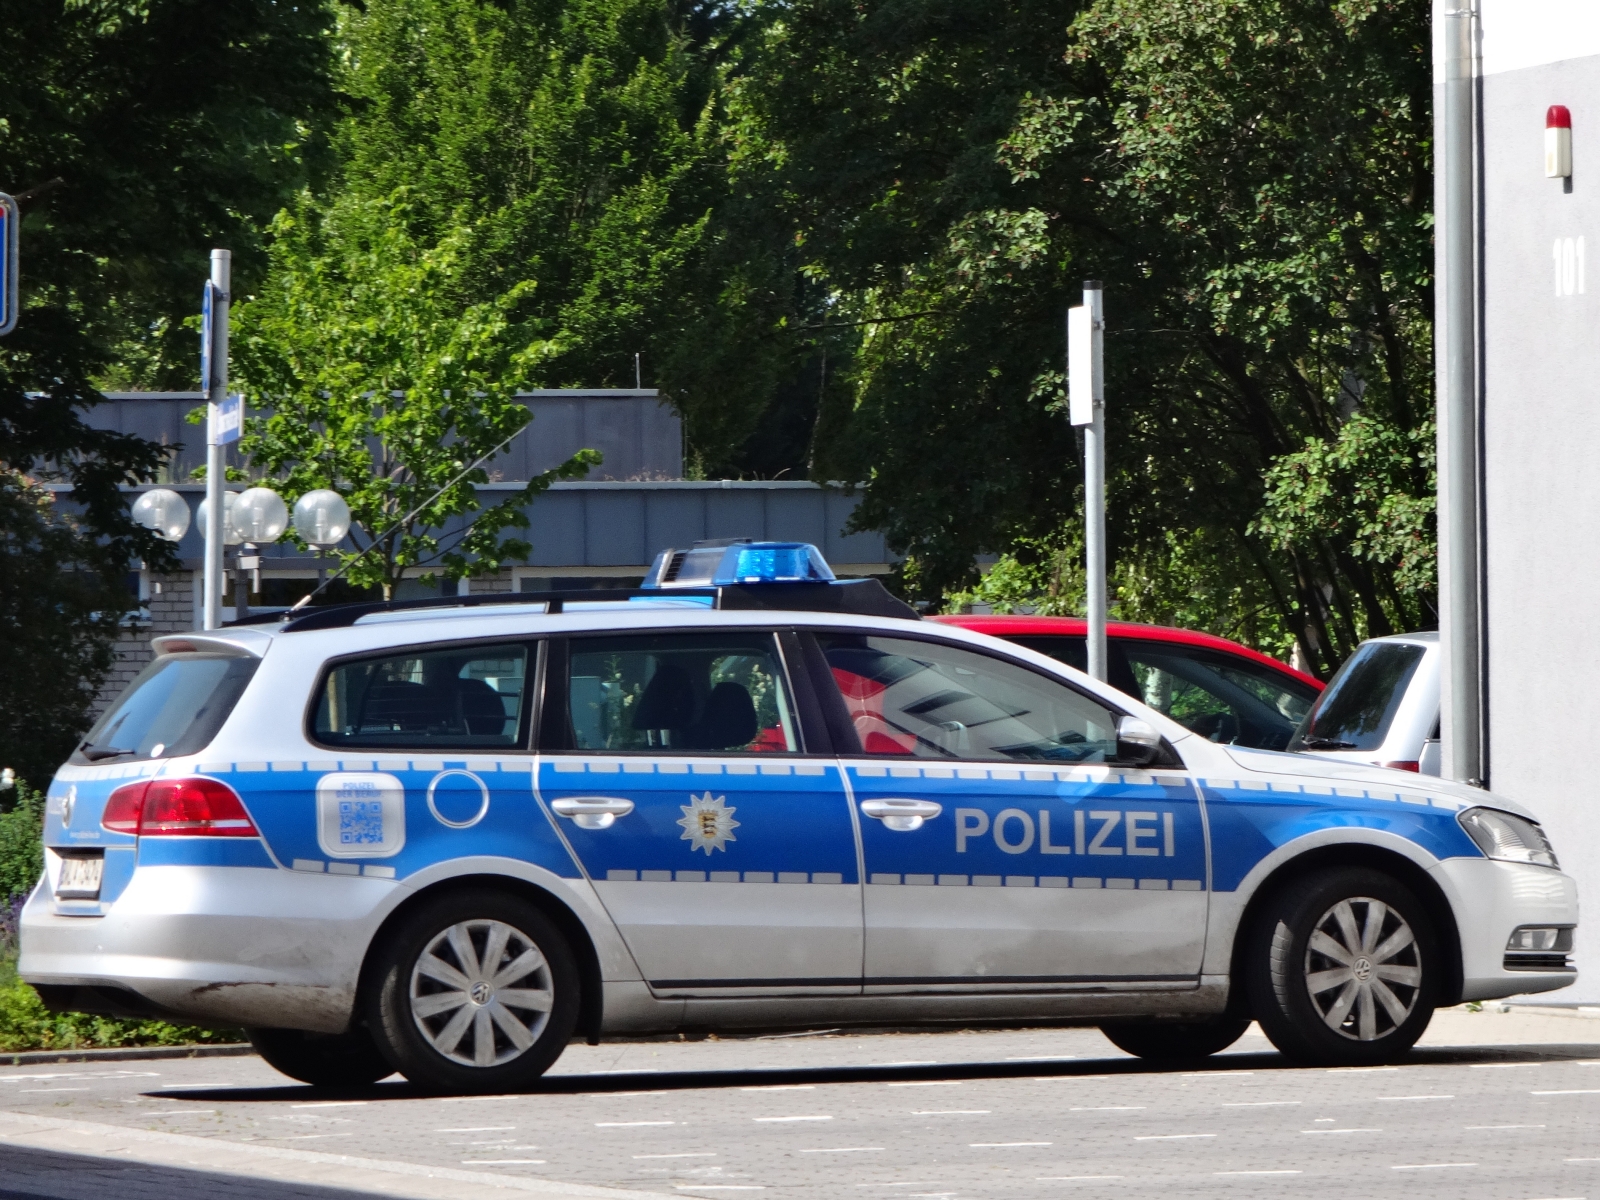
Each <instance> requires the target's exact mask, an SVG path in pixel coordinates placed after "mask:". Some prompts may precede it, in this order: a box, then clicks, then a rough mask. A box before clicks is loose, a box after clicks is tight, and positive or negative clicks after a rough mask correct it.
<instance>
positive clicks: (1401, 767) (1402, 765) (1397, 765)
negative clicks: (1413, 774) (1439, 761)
mask: <svg viewBox="0 0 1600 1200" xmlns="http://www.w3.org/2000/svg"><path fill="white" fill-rule="evenodd" d="M1383 765H1384V766H1386V767H1388V768H1389V769H1390V770H1391V771H1417V772H1420V771H1421V770H1422V764H1421V763H1420V762H1387V763H1384V764H1383Z"/></svg>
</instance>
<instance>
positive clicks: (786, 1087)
mask: <svg viewBox="0 0 1600 1200" xmlns="http://www.w3.org/2000/svg"><path fill="white" fill-rule="evenodd" d="M739 1090H740V1091H741V1092H814V1091H816V1090H817V1085H816V1084H814V1083H777V1084H773V1085H772V1086H770V1087H742V1088H740V1089H739ZM634 1094H636V1095H643V1093H642V1092H639V1093H634Z"/></svg>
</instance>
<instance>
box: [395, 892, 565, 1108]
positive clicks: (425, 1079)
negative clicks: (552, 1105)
mask: <svg viewBox="0 0 1600 1200" xmlns="http://www.w3.org/2000/svg"><path fill="white" fill-rule="evenodd" d="M490 956H492V958H493V960H494V961H493V964H492V965H491V964H484V965H483V966H480V965H479V961H478V960H479V959H480V958H484V957H490ZM469 960H470V961H469ZM374 966H375V968H376V969H375V971H374V972H373V978H374V979H375V981H376V984H375V986H374V987H373V988H372V989H371V992H370V995H369V997H368V1013H367V1021H368V1024H369V1025H370V1026H371V1028H372V1032H373V1038H374V1040H375V1041H376V1042H377V1044H378V1047H379V1049H380V1050H382V1051H383V1054H384V1056H385V1057H386V1058H387V1059H388V1060H389V1061H390V1062H391V1063H393V1064H394V1067H395V1069H396V1070H398V1071H399V1072H400V1073H401V1074H402V1075H404V1076H405V1077H406V1078H407V1079H409V1080H410V1081H411V1082H412V1083H415V1084H417V1085H418V1086H420V1087H424V1088H428V1089H431V1090H436V1091H445V1092H469V1093H470V1092H508V1091H516V1090H518V1089H520V1088H524V1087H528V1086H530V1085H531V1084H532V1083H533V1082H534V1081H535V1080H536V1079H538V1078H539V1076H541V1075H543V1074H544V1072H545V1071H546V1070H547V1069H549V1067H550V1064H551V1063H553V1062H555V1060H556V1059H557V1058H558V1057H560V1055H561V1052H562V1051H563V1050H564V1049H566V1046H567V1042H568V1041H569V1040H570V1039H571V1037H572V1031H573V1029H574V1028H575V1027H576V1026H577V1022H578V997H579V983H578V970H577V967H576V965H575V964H574V961H573V957H572V951H571V950H570V949H569V947H568V946H567V942H566V939H565V938H564V937H562V935H561V931H560V930H558V929H557V928H556V926H555V924H554V923H553V922H552V921H551V920H550V919H549V918H548V917H546V916H545V915H544V913H543V912H541V911H540V910H539V908H538V907H537V906H535V905H534V904H532V903H530V902H529V901H527V900H524V899H523V898H521V897H520V896H514V895H510V894H508V893H505V892H498V891H489V890H473V891H463V892H454V893H450V894H447V895H443V896H440V897H438V898H437V899H435V900H432V901H430V902H428V903H425V904H424V905H422V907H420V908H418V909H417V910H416V911H415V912H412V913H410V914H408V915H407V916H406V917H405V918H404V919H403V921H402V922H401V923H400V924H399V925H398V926H397V927H396V928H395V929H394V930H393V932H392V933H390V934H389V936H388V937H386V938H385V940H384V942H383V943H382V944H381V945H380V946H379V947H378V949H377V958H376V960H375V963H374Z"/></svg>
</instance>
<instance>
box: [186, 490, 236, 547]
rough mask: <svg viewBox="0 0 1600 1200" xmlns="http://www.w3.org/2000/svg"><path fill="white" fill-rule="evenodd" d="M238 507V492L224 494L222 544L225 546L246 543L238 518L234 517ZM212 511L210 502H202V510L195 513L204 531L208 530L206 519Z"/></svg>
mask: <svg viewBox="0 0 1600 1200" xmlns="http://www.w3.org/2000/svg"><path fill="white" fill-rule="evenodd" d="M238 506H239V493H238V492H223V493H222V543H223V545H225V546H237V545H238V544H239V543H240V542H242V541H244V534H242V533H240V532H239V527H238V525H237V524H236V518H235V516H234V510H235V509H237V508H238ZM210 511H211V508H210V504H209V502H207V501H205V500H202V501H200V509H199V511H198V512H196V513H195V520H196V521H198V522H199V523H200V528H201V530H202V531H204V529H205V528H206V518H207V516H208V515H209V514H210Z"/></svg>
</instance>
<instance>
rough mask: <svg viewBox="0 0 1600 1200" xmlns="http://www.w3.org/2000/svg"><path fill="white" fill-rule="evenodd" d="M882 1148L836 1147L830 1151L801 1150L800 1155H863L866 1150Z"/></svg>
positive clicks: (879, 1147)
mask: <svg viewBox="0 0 1600 1200" xmlns="http://www.w3.org/2000/svg"><path fill="white" fill-rule="evenodd" d="M882 1149H883V1147H882V1146H836V1147H834V1148H833V1149H830V1150H802V1151H800V1153H801V1154H864V1153H866V1152H867V1151H868V1150H882Z"/></svg>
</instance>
